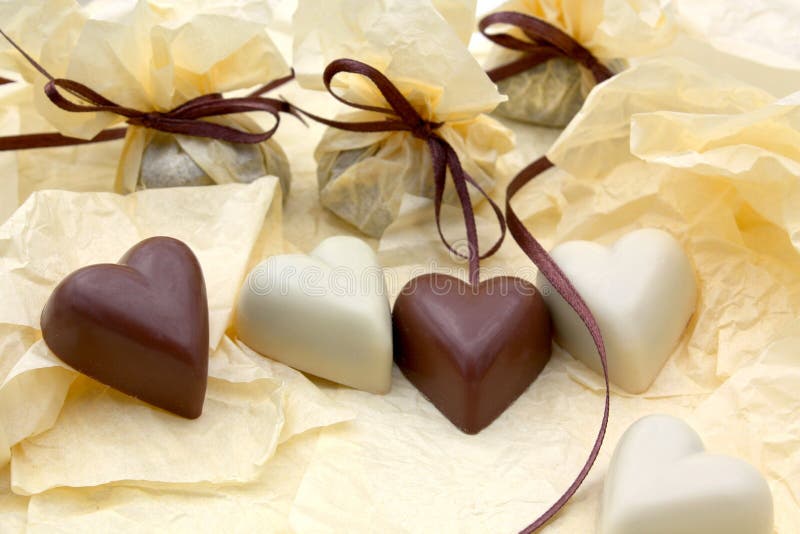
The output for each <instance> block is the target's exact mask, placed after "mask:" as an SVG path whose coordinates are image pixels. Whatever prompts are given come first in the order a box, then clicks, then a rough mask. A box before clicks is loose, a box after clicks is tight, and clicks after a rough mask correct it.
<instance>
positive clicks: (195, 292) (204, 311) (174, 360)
mask: <svg viewBox="0 0 800 534" xmlns="http://www.w3.org/2000/svg"><path fill="white" fill-rule="evenodd" d="M41 323H42V336H43V337H44V340H45V342H46V343H47V346H48V347H50V350H52V351H53V352H54V353H55V354H56V356H58V357H59V358H61V359H62V360H63V361H64V362H66V363H67V364H69V365H70V366H72V367H73V368H74V369H76V370H77V371H80V372H81V373H84V374H86V375H88V376H90V377H92V378H94V379H96V380H99V381H100V382H103V383H104V384H107V385H109V386H111V387H113V388H115V389H118V390H119V391H122V392H123V393H127V394H128V395H131V396H133V397H136V398H138V399H141V400H143V401H145V402H148V403H150V404H153V405H155V406H158V407H161V408H163V409H165V410H168V411H170V412H173V413H175V414H177V415H181V416H183V417H188V418H190V419H194V418H196V417H199V416H200V414H201V413H202V411H203V401H204V399H205V392H206V382H207V380H208V301H207V299H206V286H205V281H204V280H203V271H202V269H201V268H200V263H199V262H198V261H197V258H196V257H195V255H194V254H193V253H192V251H191V249H190V248H189V247H188V246H186V245H185V244H184V243H182V242H181V241H178V240H177V239H172V238H169V237H153V238H150V239H146V240H144V241H142V242H140V243H139V244H137V245H136V246H134V247H133V248H132V249H130V250H129V251H128V252H127V253H126V254H125V255H124V256H123V257H122V259H121V260H120V261H119V264H117V265H113V264H101V265H92V266H89V267H84V268H82V269H78V270H77V271H75V272H74V273H72V274H70V275H69V276H67V277H66V278H65V279H64V280H62V281H61V283H60V284H58V286H57V287H56V289H55V290H54V291H53V294H52V295H51V296H50V299H49V300H48V301H47V304H46V305H45V308H44V311H42V320H41Z"/></svg>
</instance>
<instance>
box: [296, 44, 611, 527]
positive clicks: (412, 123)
mask: <svg viewBox="0 0 800 534" xmlns="http://www.w3.org/2000/svg"><path fill="white" fill-rule="evenodd" d="M340 72H349V73H355V74H360V75H362V76H365V77H366V78H368V79H369V80H370V81H372V83H374V84H375V86H376V87H377V88H378V90H379V91H380V92H381V94H382V95H383V97H384V98H385V99H386V102H387V103H388V104H389V108H383V107H378V106H368V105H364V104H358V103H354V102H350V101H348V100H346V99H344V98H342V97H340V96H339V95H337V94H336V93H335V92H334V91H333V90H332V88H331V81H332V80H333V78H334V76H336V74H338V73H340ZM323 80H324V82H325V87H326V88H327V89H328V92H330V93H331V95H333V97H334V98H336V99H337V100H339V101H340V102H343V103H344V104H347V105H348V106H351V107H354V108H357V109H362V110H367V111H374V112H376V113H382V114H384V115H386V116H387V118H386V119H384V120H376V121H363V122H344V121H336V120H330V119H325V118H323V117H319V116H317V115H314V114H312V113H309V112H307V111H303V110H299V111H300V112H301V113H303V114H304V115H306V116H308V117H309V118H311V119H313V120H315V121H317V122H320V123H322V124H325V125H327V126H330V127H333V128H338V129H341V130H348V131H351V132H387V131H408V132H411V133H412V134H413V135H414V136H415V137H417V138H419V139H422V140H424V141H426V142H427V143H428V147H429V149H430V151H431V160H432V162H433V169H434V172H433V174H434V180H435V185H436V195H435V199H434V200H435V208H436V224H437V227H438V229H439V236H440V237H441V239H442V241H443V242H444V244H445V246H446V247H447V248H448V249H449V250H450V251H451V252H453V253H455V254H458V255H459V256H461V257H464V256H463V254H461V253H459V252H458V251H455V250H454V249H453V248H452V246H451V245H450V243H448V241H447V240H446V238H445V237H444V235H443V234H442V230H441V227H440V223H439V213H440V210H441V205H442V194H443V192H444V184H445V177H446V172H447V169H450V174H451V177H452V179H453V183H454V185H455V187H456V191H457V192H458V195H459V200H460V201H461V208H462V211H463V213H464V222H465V225H466V228H467V240H468V243H469V249H470V250H469V256H468V259H469V263H470V283H471V284H473V285H475V284H477V283H478V274H479V263H480V259H482V258H485V257H487V256H489V255H491V254H493V253H494V252H495V251H496V250H497V249H498V248H499V246H500V244H501V243H502V240H503V237H504V236H505V230H506V220H507V222H508V230H509V231H510V232H511V234H512V236H513V237H514V239H515V240H516V241H517V244H518V245H519V246H520V248H521V249H522V250H523V251H524V252H525V254H526V255H527V256H528V257H529V258H530V259H531V260H532V261H533V262H534V264H536V266H537V267H538V268H539V270H540V271H541V272H542V274H544V275H545V276H546V277H547V279H548V280H549V281H550V283H551V284H552V285H553V287H554V288H555V289H556V290H557V291H558V292H559V293H560V294H561V296H562V297H564V299H565V300H566V301H567V302H568V303H569V304H570V306H572V308H573V309H574V310H575V311H576V312H577V313H578V315H579V316H580V318H581V319H582V320H583V322H584V324H586V327H587V328H588V329H589V332H590V333H591V335H592V339H593V340H594V342H595V345H596V347H597V350H598V353H599V354H600V360H601V362H602V365H603V377H604V380H605V387H606V398H605V410H604V413H603V419H602V423H601V425H600V431H599V432H598V435H597V438H596V440H595V443H594V446H593V447H592V450H591V452H590V454H589V458H588V459H587V460H586V462H585V464H584V465H583V467H582V468H581V470H580V472H579V473H578V475H577V477H576V478H575V480H574V481H573V482H572V484H571V485H570V486H569V487H568V488H567V490H566V491H565V492H564V494H563V495H562V496H561V497H559V499H558V500H557V501H556V502H555V503H554V504H553V505H552V506H550V508H548V509H547V511H545V512H544V513H543V514H542V515H541V516H540V517H539V518H538V519H536V521H534V522H533V523H531V524H530V525H528V526H527V527H525V529H523V530H522V532H523V533H525V534H528V533H531V532H534V531H536V530H538V529H539V528H541V527H542V526H544V524H545V523H547V522H548V521H549V520H550V519H552V518H553V516H555V515H556V514H557V513H558V512H559V510H561V508H563V507H564V505H565V504H566V503H567V502H568V501H569V499H570V498H571V497H572V496H573V495H574V494H575V492H576V491H578V488H579V487H580V485H581V484H582V483H583V481H584V479H585V478H586V476H587V475H588V474H589V471H590V470H591V468H592V465H593V464H594V462H595V460H596V459H597V455H598V454H599V453H600V448H601V446H602V444H603V438H604V437H605V433H606V427H607V425H608V417H609V410H610V404H611V397H610V388H609V383H608V365H607V362H606V351H605V345H604V344H603V338H602V335H601V334H600V328H599V327H598V325H597V321H596V320H595V318H594V316H593V315H592V312H591V311H590V310H589V308H588V306H587V305H586V303H585V302H584V301H583V299H582V298H581V296H580V295H579V294H578V292H577V290H576V289H575V288H574V287H573V285H572V283H571V282H570V281H569V279H568V278H567V277H566V275H565V274H564V273H563V272H562V271H561V269H560V268H559V267H558V265H557V264H556V263H555V261H554V260H553V259H552V258H551V257H550V255H549V254H548V253H547V251H546V250H544V248H543V247H542V246H541V245H540V244H539V242H538V241H536V239H535V238H534V237H533V236H532V235H531V234H530V233H529V232H528V230H527V229H526V228H525V226H524V225H523V224H522V221H521V220H520V219H519V217H517V215H516V213H515V212H514V210H513V209H512V207H511V200H512V198H513V196H514V195H515V194H516V193H517V191H519V190H520V189H521V188H522V187H523V186H524V185H525V184H527V183H528V182H529V181H531V180H532V179H533V178H535V177H536V176H538V175H539V174H540V173H542V172H543V171H545V170H547V169H549V168H550V167H552V166H553V164H552V163H550V161H549V160H548V159H547V158H541V159H539V160H537V161H536V162H534V163H533V164H531V165H529V166H528V167H527V168H525V169H523V170H522V171H521V172H520V173H519V174H518V175H517V176H516V177H515V178H514V180H513V181H512V182H511V184H510V185H509V187H508V189H507V192H506V214H505V217H503V214H502V212H500V211H499V209H498V207H497V204H495V203H494V201H492V199H490V198H489V196H488V195H487V194H486V193H485V192H484V191H483V190H482V189H481V188H480V187H479V186H478V185H477V184H476V183H475V182H474V180H473V179H472V178H471V177H470V176H469V174H467V173H466V172H464V170H463V169H462V167H461V164H460V162H459V160H458V156H457V155H456V153H455V151H454V150H453V148H452V147H451V146H450V145H449V144H448V143H447V142H446V141H445V140H444V139H442V138H441V137H440V136H438V135H436V130H437V129H438V128H439V127H441V123H435V122H430V121H426V120H424V119H423V118H422V117H421V116H420V115H419V113H417V111H416V110H415V109H414V108H413V107H412V106H411V104H410V103H409V102H408V100H406V98H405V97H404V96H403V95H402V94H401V93H400V91H399V90H398V89H397V87H395V86H394V84H392V82H391V81H390V80H389V79H388V78H386V77H385V76H384V75H383V74H382V73H381V72H380V71H378V70H376V69H374V68H373V67H370V66H369V65H367V64H365V63H362V62H360V61H356V60H352V59H339V60H336V61H333V62H332V63H331V64H330V65H328V67H327V68H326V69H325V73H324V76H323ZM467 183H469V184H472V185H473V186H475V187H476V188H477V189H478V191H480V193H481V194H482V195H483V196H484V197H485V198H486V199H487V200H488V201H489V202H490V203H491V205H492V207H493V208H494V210H495V214H496V215H497V218H498V221H499V224H500V228H501V230H502V232H501V237H500V239H499V240H498V241H497V242H496V243H495V244H494V246H493V247H492V248H491V249H490V250H489V251H488V252H486V253H484V254H483V255H480V254H479V253H478V237H477V231H476V227H475V217H474V213H473V211H472V204H471V203H470V199H469V193H468V191H467Z"/></svg>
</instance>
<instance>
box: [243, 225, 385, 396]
mask: <svg viewBox="0 0 800 534" xmlns="http://www.w3.org/2000/svg"><path fill="white" fill-rule="evenodd" d="M236 329H237V334H238V336H239V339H241V340H242V341H243V342H244V343H246V344H247V345H248V346H250V347H251V348H252V349H253V350H255V351H256V352H259V353H261V354H263V355H265V356H268V357H270V358H273V359H275V360H277V361H279V362H282V363H285V364H286V365H288V366H290V367H294V368H295V369H299V370H301V371H305V372H307V373H311V374H313V375H316V376H319V377H322V378H325V379H328V380H331V381H333V382H338V383H340V384H345V385H347V386H350V387H353V388H357V389H363V390H365V391H370V392H373V393H386V392H387V391H389V388H390V385H391V375H392V321H391V312H390V309H389V302H388V300H387V297H386V287H385V282H384V278H383V271H382V270H381V268H380V266H379V265H378V261H377V258H376V257H375V253H374V252H373V251H372V249H371V248H370V247H369V246H368V245H367V244H366V243H364V242H363V241H361V240H360V239H357V238H355V237H345V236H337V237H330V238H328V239H326V240H324V241H322V242H321V243H320V244H319V246H317V248H315V249H314V250H313V251H312V252H311V253H310V254H309V255H307V256H306V255H303V254H287V255H281V256H272V257H270V258H268V259H267V260H265V261H263V262H261V263H260V264H259V265H258V266H257V267H256V268H255V269H253V271H252V272H251V273H250V274H249V275H248V277H247V282H246V283H245V285H244V287H242V290H241V294H240V296H239V304H238V308H237V315H236Z"/></svg>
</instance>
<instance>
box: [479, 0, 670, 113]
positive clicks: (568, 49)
mask: <svg viewBox="0 0 800 534" xmlns="http://www.w3.org/2000/svg"><path fill="white" fill-rule="evenodd" d="M670 6H671V4H670V2H669V1H668V0H643V1H640V2H635V3H634V2H628V1H627V0H582V1H580V2H563V1H561V0H510V1H508V2H505V3H504V4H502V5H501V6H500V7H499V8H498V9H497V10H496V11H495V12H493V13H490V14H489V15H487V16H486V17H484V18H483V19H482V20H481V21H480V24H479V29H480V31H481V32H482V33H483V34H484V36H486V37H487V38H488V39H490V40H491V41H492V42H494V43H495V44H496V45H497V46H494V47H493V48H492V50H491V52H490V54H489V57H488V59H487V63H486V66H487V73H488V74H489V77H490V78H491V79H492V80H493V81H495V82H496V83H497V85H498V88H499V90H500V92H501V93H503V94H505V95H507V96H508V101H506V102H505V103H503V104H500V105H499V106H498V108H497V113H498V114H499V115H501V116H504V117H507V118H510V119H515V120H519V121H523V122H529V123H533V124H539V125H542V126H552V127H563V126H565V125H566V124H567V123H568V122H569V121H570V120H572V117H574V116H575V114H576V113H577V112H578V110H580V109H581V106H583V102H584V100H585V98H586V95H588V94H589V91H590V90H591V89H592V87H594V86H595V85H596V84H597V83H600V82H602V81H605V80H606V79H607V78H609V77H611V76H613V74H614V73H616V72H619V71H621V70H623V69H625V68H626V67H627V65H628V59H631V58H634V57H638V56H643V55H646V54H649V53H652V52H653V51H655V50H657V49H658V48H662V47H665V46H667V45H668V44H669V43H670V42H671V41H672V39H673V37H674V36H675V33H676V28H677V26H676V24H675V22H674V17H673V15H672V12H671V8H670ZM490 27H492V30H491V31H489V28H490ZM496 30H499V31H496Z"/></svg>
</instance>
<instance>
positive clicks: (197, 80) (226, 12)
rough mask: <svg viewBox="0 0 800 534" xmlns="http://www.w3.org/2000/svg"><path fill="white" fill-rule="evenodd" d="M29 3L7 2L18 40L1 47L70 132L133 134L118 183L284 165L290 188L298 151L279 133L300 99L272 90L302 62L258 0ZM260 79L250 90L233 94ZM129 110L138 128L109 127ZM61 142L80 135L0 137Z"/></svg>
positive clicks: (222, 176) (129, 186)
mask: <svg viewBox="0 0 800 534" xmlns="http://www.w3.org/2000/svg"><path fill="white" fill-rule="evenodd" d="M28 4H29V3H28V2H24V1H22V0H12V1H11V2H9V3H8V4H5V5H4V6H2V7H0V14H7V15H8V16H7V17H6V16H4V17H2V20H3V27H2V28H1V29H2V30H3V31H4V32H5V34H7V35H8V37H9V38H10V39H13V44H14V47H12V46H9V47H7V49H5V50H3V51H2V52H0V66H6V67H9V68H13V69H15V70H17V71H18V72H20V73H21V74H22V75H23V77H24V78H25V79H26V80H27V81H28V82H30V83H32V84H34V86H36V90H35V91H34V94H35V95H36V99H37V100H36V107H37V110H38V112H39V113H40V114H41V115H42V116H44V117H45V118H46V119H47V120H48V122H49V123H50V124H52V126H54V127H55V128H56V129H57V130H58V131H59V132H60V134H61V135H62V136H65V137H68V138H77V139H82V140H91V139H95V140H108V139H114V138H120V137H122V136H123V135H124V137H125V144H124V147H123V149H122V154H121V159H120V162H119V166H118V168H117V177H116V182H115V189H116V190H117V191H118V192H130V191H133V190H136V189H144V188H153V187H169V186H183V185H209V184H214V183H229V182H252V181H253V180H255V179H257V178H259V177H262V176H265V175H274V176H277V177H278V178H279V179H280V182H281V185H282V187H283V190H284V194H285V193H288V189H289V183H290V178H291V175H290V169H289V162H288V160H287V158H286V154H285V153H284V151H283V149H282V148H281V147H280V145H279V144H278V143H277V142H275V141H274V140H273V139H271V137H272V134H273V133H274V131H275V129H276V128H277V125H278V121H279V113H280V112H285V111H291V107H290V106H289V105H288V104H286V103H285V102H282V101H280V100H277V99H274V98H267V97H264V96H262V95H263V94H264V93H266V92H267V91H268V90H272V89H274V88H276V87H277V86H278V85H280V84H281V83H284V82H286V81H289V80H290V79H291V70H290V69H289V66H288V65H287V63H286V61H285V60H284V59H283V57H282V56H281V54H280V52H279V51H278V49H277V48H276V46H275V45H274V43H273V42H272V41H271V39H270V37H269V36H268V35H267V33H266V30H265V25H264V23H263V21H258V20H254V19H253V17H252V16H251V15H252V13H253V10H251V9H249V8H248V6H250V5H251V4H253V5H255V4H257V2H253V1H252V0H229V1H227V2H209V3H205V4H202V5H201V6H200V7H198V6H194V7H193V6H189V5H188V4H186V5H183V4H182V5H180V6H174V7H165V6H162V5H161V4H157V3H156V2H154V1H152V0H139V1H138V2H137V3H136V4H135V5H134V6H133V7H132V8H131V9H130V10H129V11H127V12H124V13H122V14H119V15H117V16H115V17H114V19H113V20H101V19H97V18H92V17H91V16H90V15H89V13H88V12H87V11H86V10H85V8H81V7H80V6H79V5H78V4H76V3H72V2H63V1H61V2H55V1H48V2H42V3H39V4H35V5H33V6H31V5H28ZM251 7H252V6H251ZM262 11H263V10H262ZM43 20H47V21H48V23H47V24H45V25H44V31H45V32H46V37H45V38H42V27H41V23H42V21H43ZM4 44H5V43H4ZM15 47H17V49H16V50H15V49H14V48H15ZM25 54H29V55H27V56H26V55H25ZM50 73H52V75H51V74H50ZM263 84H266V85H263ZM253 87H258V89H256V90H255V91H252V92H250V93H247V94H246V95H244V96H242V97H237V98H231V97H227V96H222V93H223V92H226V93H227V92H231V91H236V90H245V89H248V88H253ZM248 111H258V112H266V113H269V114H271V115H272V116H273V117H274V119H275V126H274V127H273V128H272V129H270V130H267V131H263V129H262V128H261V127H260V126H259V125H258V124H257V123H256V121H255V120H254V118H252V117H249V116H246V115H245V114H244V112H248ZM122 121H126V122H127V123H128V127H127V130H125V129H111V130H108V128H109V127H110V126H112V125H114V124H117V123H120V122H122ZM53 139H56V141H53ZM58 144H73V143H72V142H71V141H70V140H69V139H63V138H62V137H60V136H53V135H50V136H49V137H47V136H45V137H42V136H39V137H37V136H28V137H20V138H18V139H15V140H14V142H13V143H12V142H11V141H9V140H8V139H6V140H5V142H3V140H0V148H6V149H9V148H12V149H13V148H35V147H42V146H56V145H58Z"/></svg>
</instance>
